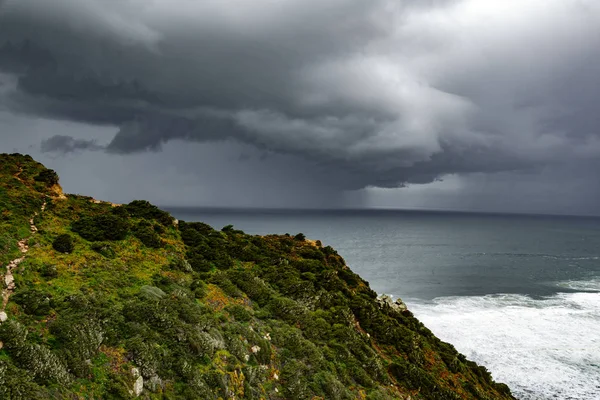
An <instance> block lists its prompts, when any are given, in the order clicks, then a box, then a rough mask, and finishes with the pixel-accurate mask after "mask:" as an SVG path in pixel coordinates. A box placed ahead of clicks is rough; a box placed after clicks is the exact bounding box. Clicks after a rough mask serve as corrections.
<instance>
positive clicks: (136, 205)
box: [124, 200, 173, 226]
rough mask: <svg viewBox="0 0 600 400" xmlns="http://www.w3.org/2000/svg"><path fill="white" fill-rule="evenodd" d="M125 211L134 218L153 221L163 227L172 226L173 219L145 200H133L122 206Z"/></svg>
mask: <svg viewBox="0 0 600 400" xmlns="http://www.w3.org/2000/svg"><path fill="white" fill-rule="evenodd" d="M124 207H125V209H126V210H127V211H128V212H129V214H131V216H132V217H135V218H144V219H155V220H156V221H158V222H160V223H161V224H163V225H165V226H169V225H172V224H173V217H171V215H170V214H169V213H168V212H165V211H163V210H161V209H159V208H158V207H156V206H155V205H152V204H150V202H148V201H145V200H134V201H132V202H131V203H129V204H127V205H126V206H124Z"/></svg>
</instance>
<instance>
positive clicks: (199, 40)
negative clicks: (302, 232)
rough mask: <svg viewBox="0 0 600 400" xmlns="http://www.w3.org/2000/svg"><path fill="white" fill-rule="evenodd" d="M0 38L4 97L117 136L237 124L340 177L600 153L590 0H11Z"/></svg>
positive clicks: (362, 182) (513, 165)
mask: <svg viewBox="0 0 600 400" xmlns="http://www.w3.org/2000/svg"><path fill="white" fill-rule="evenodd" d="M34 27H35V29H34ZM551 36H552V37H553V38H554V39H550V38H551ZM2 40H4V42H5V43H4V44H1V46H2V47H0V56H1V57H0V60H1V61H0V70H2V71H4V72H9V73H11V74H14V75H16V76H18V85H17V87H16V89H15V90H14V91H13V92H11V93H10V96H9V97H8V100H7V102H6V104H10V106H11V108H12V110H13V111H15V112H21V113H30V114H33V115H41V116H47V117H51V118H64V119H68V120H73V121H80V122H88V123H92V124H98V125H108V126H116V127H118V128H119V129H118V133H117V134H116V135H115V136H114V137H113V138H112V140H111V141H110V143H109V144H108V145H107V147H106V151H107V152H110V153H119V154H128V153H136V152H144V151H159V150H161V148H163V147H164V145H165V144H166V143H168V142H170V141H173V140H184V141H196V142H207V141H224V140H234V141H238V142H244V143H247V144H250V145H252V146H254V147H256V148H258V149H260V150H261V151H264V152H274V153H277V154H287V155H290V156H293V157H299V158H302V159H305V160H308V161H309V162H311V163H313V164H315V165H318V166H321V167H322V168H323V173H322V174H321V175H320V176H319V177H316V178H315V179H321V180H322V181H324V182H331V181H333V180H334V179H335V180H336V181H337V182H336V186H338V187H340V188H345V189H357V188H362V187H369V186H378V187H399V186H403V185H406V184H411V183H426V182H431V181H434V180H435V179H436V178H438V177H440V176H443V175H445V174H453V173H458V174H470V173H495V172H502V171H516V170H531V171H536V170H540V169H542V168H544V167H546V166H549V165H559V164H565V163H566V164H570V163H579V162H580V161H581V160H587V159H594V158H597V157H600V146H599V145H598V142H599V140H600V139H599V136H600V134H599V132H598V130H597V129H595V128H596V127H597V126H598V116H597V113H596V112H595V111H594V109H593V107H594V106H593V105H595V104H597V103H598V102H600V89H599V86H598V85H597V83H598V78H597V73H596V72H595V68H594V66H595V65H597V63H598V62H600V53H599V52H598V51H597V50H596V49H598V48H600V5H598V4H597V3H596V2H593V1H592V0H581V1H579V2H577V3H575V2H564V1H560V0H550V1H546V2H544V3H543V5H542V3H541V2H537V1H534V2H519V1H517V0H507V1H506V2H501V3H498V2H492V1H489V2H487V1H475V0H454V1H451V0H446V1H433V0H432V1H426V2H408V1H400V2H398V1H391V0H375V1H370V2H364V1H359V0H350V1H349V0H334V1H329V2H322V1H317V0H308V1H307V0H304V1H299V0H285V1H282V2H279V3H277V5H276V6H275V5H273V4H272V3H271V2H268V1H266V0H259V1H255V2H252V3H248V2H244V1H234V2H217V1H203V2H187V1H169V2H167V1H166V0H164V1H155V2H151V3H147V2H139V1H136V0H127V1H109V2H101V1H99V0H82V1H79V2H75V3H74V2H70V1H67V0H53V1H48V2H44V3H40V2H38V1H35V0H19V1H17V0H9V1H8V2H6V3H5V4H4V6H3V8H2V11H0V43H1V42H2ZM49 140H50V139H49ZM78 143H79V142H78ZM74 146H75V144H74V142H68V141H67V142H65V143H63V145H62V148H68V149H70V148H77V147H74ZM81 146H83V145H81ZM59 147H60V146H59ZM263 154H265V153H263Z"/></svg>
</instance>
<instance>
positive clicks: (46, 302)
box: [11, 288, 52, 315]
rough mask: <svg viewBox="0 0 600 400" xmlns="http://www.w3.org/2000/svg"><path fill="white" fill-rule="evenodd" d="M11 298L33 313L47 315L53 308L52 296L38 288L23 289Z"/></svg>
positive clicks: (26, 310)
mask: <svg viewBox="0 0 600 400" xmlns="http://www.w3.org/2000/svg"><path fill="white" fill-rule="evenodd" d="M11 300H12V301H14V302H15V303H17V304H18V305H20V306H21V307H22V308H23V310H24V311H25V312H26V313H27V314H31V315H47V314H48V313H49V312H50V309H51V308H52V307H51V296H50V295H49V294H47V293H43V292H40V291H39V290H36V289H28V288H26V289H21V290H19V291H17V293H15V294H14V295H13V296H12V297H11Z"/></svg>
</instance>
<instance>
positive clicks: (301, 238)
mask: <svg viewBox="0 0 600 400" xmlns="http://www.w3.org/2000/svg"><path fill="white" fill-rule="evenodd" d="M294 240H298V241H300V242H303V241H305V240H306V236H304V233H298V234H297V235H296V236H294Z"/></svg>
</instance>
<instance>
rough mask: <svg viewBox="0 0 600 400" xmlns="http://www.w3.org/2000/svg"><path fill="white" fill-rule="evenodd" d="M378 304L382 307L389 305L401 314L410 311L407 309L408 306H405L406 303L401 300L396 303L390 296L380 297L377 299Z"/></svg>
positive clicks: (383, 295)
mask: <svg viewBox="0 0 600 400" xmlns="http://www.w3.org/2000/svg"><path fill="white" fill-rule="evenodd" d="M377 302H378V303H379V304H381V305H382V306H385V305H387V306H389V307H391V308H392V309H393V310H396V311H399V312H402V311H406V310H408V307H406V304H404V302H403V301H402V300H401V299H398V300H396V301H394V300H393V299H392V296H389V295H387V294H382V295H381V296H379V297H378V298H377Z"/></svg>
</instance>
